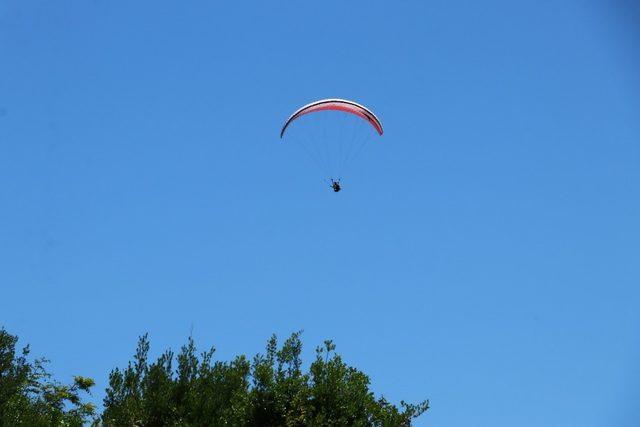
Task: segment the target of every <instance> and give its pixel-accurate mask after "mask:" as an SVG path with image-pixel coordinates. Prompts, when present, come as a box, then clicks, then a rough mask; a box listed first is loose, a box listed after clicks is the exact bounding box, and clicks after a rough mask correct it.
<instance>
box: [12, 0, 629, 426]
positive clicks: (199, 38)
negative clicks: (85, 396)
mask: <svg viewBox="0 0 640 427" xmlns="http://www.w3.org/2000/svg"><path fill="white" fill-rule="evenodd" d="M638 12H639V11H638V7H637V6H633V5H632V2H631V1H629V2H625V1H613V0H612V1H604V0H603V1H595V0H591V1H589V0H581V1H578V0H573V1H565V2H551V1H540V0H535V1H534V0H531V1H529V0H527V1H518V2H514V1H506V0H504V1H495V0H492V1H483V2H478V1H471V0H467V1H459V0H446V1H444V0H438V1H412V2H389V1H385V2H382V1H380V2H378V1H366V2H365V1H349V2H346V1H342V0H340V1H322V2H294V1H287V2H280V1H261V2H259V1H253V2H246V1H235V2H214V1H189V2H184V1H183V2H178V1H165V0H153V1H107V0H94V1H86V0H75V1H70V0H67V1H55V2H52V1H45V0H42V1H25V0H4V1H2V2H1V3H0V286H1V293H0V322H1V323H2V325H4V326H5V327H6V328H7V329H8V330H9V331H11V332H12V333H15V334H18V335H19V336H20V337H21V338H22V339H23V340H24V341H23V342H29V343H31V345H32V348H33V351H34V354H37V355H46V356H47V357H49V358H51V359H52V361H53V362H52V365H51V368H52V370H53V371H54V372H55V373H56V374H57V375H58V377H59V378H60V379H61V380H65V381H67V380H69V379H70V378H71V375H72V374H83V375H88V376H92V377H94V378H95V379H96V380H97V383H98V387H97V390H96V398H97V399H100V398H101V397H102V394H103V391H102V390H103V389H104V387H105V386H106V380H107V377H106V376H107V372H108V370H109V369H111V368H112V367H114V366H116V365H123V364H124V363H125V362H126V361H127V360H129V358H130V357H131V355H132V353H133V351H134V346H135V343H136V338H137V336H138V335H140V334H142V333H144V332H147V331H148V332H149V333H150V336H151V340H152V349H153V350H155V351H156V352H157V351H159V350H162V349H164V348H166V347H172V348H174V349H175V348H178V347H179V346H180V345H181V344H182V343H183V342H184V341H185V339H186V337H187V336H188V335H189V333H190V331H191V330H193V335H194V337H195V338H196V340H197V342H198V344H199V345H200V346H201V347H202V348H204V347H208V346H210V345H215V346H216V347H217V348H218V354H219V356H220V357H221V358H227V357H230V356H231V355H233V354H236V353H246V354H249V355H251V354H254V353H256V352H258V351H261V350H262V348H263V347H264V345H265V343H266V340H267V339H268V337H269V336H270V334H271V333H274V332H275V333H277V334H278V335H279V336H281V337H284V336H286V335H287V334H289V333H290V332H292V331H295V330H299V329H303V330H304V341H305V343H306V349H305V358H306V359H307V360H310V359H311V357H312V355H313V348H314V347H315V346H316V345H318V344H320V343H321V342H322V340H323V339H327V338H330V339H333V340H335V342H336V344H337V346H338V351H339V352H340V353H341V354H342V355H343V356H344V358H345V359H346V360H347V361H348V362H349V363H351V364H353V365H355V366H357V367H359V368H361V369H363V370H364V371H365V372H366V373H368V374H369V375H370V376H371V377H372V380H373V388H374V390H375V391H376V392H378V393H380V392H384V393H385V395H386V397H388V398H389V399H390V400H392V401H394V402H398V401H399V400H400V399H405V400H408V401H416V400H420V399H422V398H430V399H431V402H432V406H433V409H432V410H431V411H430V412H429V413H428V414H426V415H425V416H423V417H422V418H421V419H420V420H419V421H418V423H417V425H429V426H447V427H451V426H464V427H468V426H542V425H544V426H612V425H616V426H637V425H640V406H638V400H639V399H640V390H639V386H640V340H639V337H640V310H639V308H640V287H639V285H640V225H639V219H640V70H639V68H640V33H639V32H638V30H637V26H638V24H639V22H640V13H638ZM324 97H343V98H349V99H354V100H357V101H360V102H362V103H364V104H366V105H368V106H370V107H372V108H373V109H375V111H376V112H377V113H378V115H379V116H380V117H381V119H382V121H383V124H384V125H385V131H386V133H385V135H384V137H383V138H382V139H381V140H380V143H379V144H377V145H375V146H371V147H370V148H369V149H368V150H367V152H366V153H365V155H364V156H362V157H361V158H360V159H359V162H358V163H357V165H355V166H354V170H353V173H352V177H351V178H350V180H349V182H348V185H347V187H346V188H345V190H344V191H343V192H342V193H340V194H337V195H336V194H333V193H332V192H331V191H330V190H329V189H328V188H326V186H325V185H323V184H322V182H321V181H320V179H319V176H318V173H317V172H315V171H313V170H312V169H310V167H309V164H308V162H307V161H306V159H305V158H304V156H302V155H301V153H300V152H298V151H295V150H289V149H288V147H287V146H286V145H282V144H281V143H280V140H279V139H278V132H279V128H280V126H281V124H282V121H283V120H284V119H285V118H286V117H287V116H288V115H289V114H290V113H291V112H292V110H293V109H295V108H296V107H298V106H299V105H301V104H304V103H306V102H309V101H312V100H314V99H318V98H324ZM154 354H157V353H154Z"/></svg>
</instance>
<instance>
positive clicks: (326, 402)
mask: <svg viewBox="0 0 640 427" xmlns="http://www.w3.org/2000/svg"><path fill="white" fill-rule="evenodd" d="M214 351H215V350H214V349H213V348H212V349H210V350H208V351H205V352H203V353H201V354H200V355H198V354H197V351H196V347H195V344H194V342H193V339H191V338H189V340H188V342H187V344H186V345H185V346H183V347H182V349H181V350H180V352H179V354H178V355H177V357H175V355H174V353H172V352H171V351H166V352H164V353H163V354H162V355H161V356H160V357H159V358H158V359H157V360H156V361H155V362H152V363H150V362H149V360H148V352H149V339H148V337H147V335H144V336H143V337H141V338H140V340H139V342H138V347H137V350H136V354H135V356H134V359H133V361H131V362H130V363H129V365H128V366H127V367H126V368H125V369H122V370H121V369H118V368H116V369H115V370H113V371H112V372H111V374H110V377H109V388H108V389H107V396H106V398H105V400H104V405H105V410H104V413H103V415H102V422H103V423H104V424H105V425H107V426H134V425H136V426H204V425H207V426H216V425H233V426H329V425H330V426H408V425H410V424H411V420H412V419H413V418H415V417H417V416H419V415H421V414H422V413H423V412H425V411H426V410H427V409H428V407H429V406H428V401H424V402H421V403H419V404H407V403H405V402H401V403H400V408H398V407H396V406H395V405H392V404H391V403H389V402H388V401H386V400H385V399H384V397H380V398H376V397H375V396H374V394H373V393H372V392H371V391H370V389H369V384H370V382H369V377H367V376H366V375H365V374H364V373H362V372H360V371H359V370H357V369H355V368H353V367H350V366H348V365H347V364H345V363H344V361H343V360H342V359H341V358H340V356H339V355H337V354H336V353H335V346H334V344H333V343H332V342H331V341H325V343H324V345H323V346H321V347H318V348H317V349H316V358H315V360H314V361H313V363H312V364H311V366H310V368H309V371H308V372H303V370H302V360H301V357H300V355H301V351H302V342H301V340H300V333H294V334H292V335H291V337H289V339H287V340H286V341H285V342H284V343H283V344H282V345H281V346H278V342H277V339H276V337H275V336H273V337H272V338H271V339H270V340H269V342H268V344H267V348H266V352H265V354H259V355H257V356H255V357H254V358H253V360H248V359H247V358H246V357H245V356H238V357H236V358H235V359H233V360H232V361H230V362H220V361H213V354H214ZM176 362H177V366H175V367H174V363H176Z"/></svg>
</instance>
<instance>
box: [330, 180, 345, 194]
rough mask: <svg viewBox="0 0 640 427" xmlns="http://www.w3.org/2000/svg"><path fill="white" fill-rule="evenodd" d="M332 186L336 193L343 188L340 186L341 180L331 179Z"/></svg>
mask: <svg viewBox="0 0 640 427" xmlns="http://www.w3.org/2000/svg"><path fill="white" fill-rule="evenodd" d="M331 188H333V191H335V192H336V193H337V192H338V191H340V190H342V187H340V180H339V179H338V180H336V181H334V180H333V179H332V180H331Z"/></svg>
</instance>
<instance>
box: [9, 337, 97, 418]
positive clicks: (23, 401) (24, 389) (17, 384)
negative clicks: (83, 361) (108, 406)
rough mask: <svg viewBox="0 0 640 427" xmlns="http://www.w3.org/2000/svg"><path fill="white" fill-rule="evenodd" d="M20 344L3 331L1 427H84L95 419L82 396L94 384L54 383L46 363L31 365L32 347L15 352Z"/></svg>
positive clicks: (83, 381) (78, 381)
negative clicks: (30, 349)
mask: <svg viewBox="0 0 640 427" xmlns="http://www.w3.org/2000/svg"><path fill="white" fill-rule="evenodd" d="M17 342H18V337H16V336H14V335H11V334H9V333H8V332H7V331H6V330H5V329H4V328H2V329H0V426H11V427H14V426H16V427H17V426H30V427H32V426H34V427H37V426H82V425H85V424H86V423H87V422H88V421H89V420H91V419H93V417H94V415H95V407H94V406H93V405H92V404H91V403H83V402H82V398H81V396H80V393H81V392H89V389H90V388H91V387H92V386H93V385H94V382H93V380H92V379H91V378H85V377H80V376H76V377H75V378H74V381H73V384H70V385H63V384H60V383H58V382H56V381H53V380H52V379H51V375H50V374H49V373H48V372H47V371H46V369H45V364H46V363H47V360H46V359H36V360H35V361H33V362H31V361H29V358H28V356H29V347H28V346H26V347H24V348H23V349H22V350H21V351H20V352H16V344H17Z"/></svg>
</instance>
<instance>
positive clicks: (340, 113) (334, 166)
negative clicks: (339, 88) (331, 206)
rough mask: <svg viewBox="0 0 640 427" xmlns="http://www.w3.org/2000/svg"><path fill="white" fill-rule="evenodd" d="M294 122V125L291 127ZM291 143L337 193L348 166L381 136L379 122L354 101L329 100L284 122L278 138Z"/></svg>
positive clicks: (301, 111)
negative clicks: (377, 136) (374, 137)
mask: <svg viewBox="0 0 640 427" xmlns="http://www.w3.org/2000/svg"><path fill="white" fill-rule="evenodd" d="M294 123H295V125H293V124H294ZM285 133H286V134H287V135H288V136H287V139H291V140H293V141H294V145H299V146H301V147H302V148H303V150H304V151H306V153H307V155H308V156H309V157H310V158H311V159H312V160H313V161H314V163H316V165H317V166H318V167H319V168H320V169H321V171H322V172H323V174H325V178H328V179H329V180H330V182H331V183H330V187H331V189H332V190H333V191H334V192H336V193H338V192H339V191H340V190H341V189H342V186H341V184H340V179H341V177H342V175H343V173H344V171H345V169H346V167H347V165H348V164H350V163H351V162H352V161H353V160H354V159H355V158H356V157H358V155H359V154H360V152H361V151H362V149H363V148H364V146H365V145H366V144H367V142H369V141H370V140H371V139H372V137H373V136H375V135H376V134H377V135H379V136H382V134H383V133H384V132H383V129H382V123H381V122H380V120H379V119H378V118H377V117H376V115H375V114H374V113H373V111H371V110H370V109H368V108H367V107H365V106H364V105H361V104H358V103H357V102H354V101H349V100H346V99H338V98H330V99H321V100H319V101H315V102H312V103H310V104H307V105H304V106H302V107H301V108H299V109H297V110H296V111H295V112H294V113H293V114H292V115H291V116H289V118H288V119H287V120H286V121H285V123H284V125H283V126H282V129H281V130H280V138H284V136H285Z"/></svg>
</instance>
